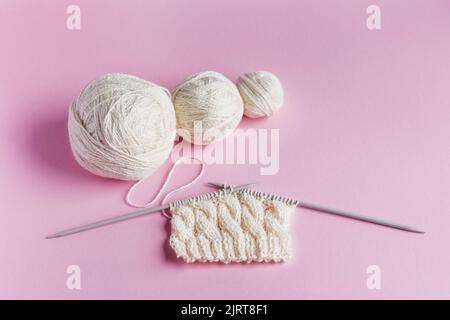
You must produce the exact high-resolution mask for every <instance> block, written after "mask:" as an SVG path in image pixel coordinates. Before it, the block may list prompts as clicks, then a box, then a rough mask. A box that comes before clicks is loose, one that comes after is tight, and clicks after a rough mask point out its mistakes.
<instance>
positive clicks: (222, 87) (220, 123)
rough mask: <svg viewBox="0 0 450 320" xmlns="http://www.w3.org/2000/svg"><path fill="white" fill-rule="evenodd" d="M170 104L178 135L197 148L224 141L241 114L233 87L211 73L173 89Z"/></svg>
mask: <svg viewBox="0 0 450 320" xmlns="http://www.w3.org/2000/svg"><path fill="white" fill-rule="evenodd" d="M172 101H173V105H174V108H175V113H176V117H177V128H178V134H179V135H180V136H181V137H183V138H184V139H185V140H187V141H189V142H191V143H194V144H199V145H207V144H210V143H213V142H216V141H219V140H222V139H223V138H225V137H226V136H227V135H229V134H230V133H231V132H232V131H233V130H234V129H235V128H236V127H237V126H238V124H239V122H240V121H241V118H242V116H243V113H244V103H243V101H242V97H241V95H240V94H239V91H238V89H237V88H236V85H235V84H234V83H233V82H231V81H230V80H229V79H227V78H226V77H225V76H224V75H222V74H220V73H218V72H214V71H206V72H199V73H195V74H193V75H191V76H190V77H189V78H187V79H186V80H184V81H183V82H182V83H181V84H180V85H178V86H177V87H176V88H175V90H174V91H173V94H172Z"/></svg>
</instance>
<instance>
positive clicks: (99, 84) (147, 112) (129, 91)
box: [68, 74, 176, 180]
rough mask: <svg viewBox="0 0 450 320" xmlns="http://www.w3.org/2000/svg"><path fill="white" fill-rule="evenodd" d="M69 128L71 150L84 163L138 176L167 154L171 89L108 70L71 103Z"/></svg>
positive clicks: (99, 170) (172, 126) (172, 128)
mask: <svg viewBox="0 0 450 320" xmlns="http://www.w3.org/2000/svg"><path fill="white" fill-rule="evenodd" d="M68 128H69V139H70V144H71V149H72V152H73V154H74V156H75V159H76V160H77V161H78V163H79V164H80V165H81V166H82V167H83V168H85V169H86V170H88V171H90V172H92V173H94V174H96V175H99V176H102V177H108V178H115V179H121V180H140V179H142V178H145V177H147V176H149V175H151V174H152V173H153V172H154V171H155V170H156V169H157V168H158V167H159V166H160V165H161V164H162V163H163V162H164V161H165V160H166V159H167V158H168V156H169V154H170V151H171V150H172V147H173V141H174V139H175V135H176V117H175V112H174V109H173V105H172V101H171V99H170V92H169V91H168V90H167V89H165V88H163V87H160V86H158V85H155V84H153V83H151V82H149V81H146V80H143V79H140V78H137V77H134V76H130V75H126V74H107V75H104V76H101V77H99V78H97V79H96V80H94V81H92V82H91V83H89V84H88V85H87V86H86V87H85V88H84V89H83V90H82V92H81V93H80V95H79V96H78V98H76V99H75V101H74V102H73V103H72V105H71V107H70V110H69V121H68Z"/></svg>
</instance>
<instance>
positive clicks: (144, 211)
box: [45, 183, 255, 239]
mask: <svg viewBox="0 0 450 320" xmlns="http://www.w3.org/2000/svg"><path fill="white" fill-rule="evenodd" d="M210 185H212V186H217V185H216V184H213V183H210ZM254 185H255V184H254V183H247V184H244V185H240V186H234V187H233V190H235V191H238V190H242V189H247V188H251V187H253V186H254ZM226 186H227V185H223V188H225V187H226ZM220 188H222V187H220ZM169 207H170V203H168V204H165V205H162V206H159V207H156V208H149V209H142V210H138V211H134V212H131V213H127V214H123V215H120V216H115V217H112V218H108V219H104V220H100V221H97V222H93V223H89V224H85V225H81V226H78V227H75V228H70V229H66V230H63V231H60V232H57V233H54V234H51V235H49V236H47V237H45V238H46V239H53V238H60V237H65V236H68V235H71V234H75V233H80V232H83V231H88V230H92V229H96V228H100V227H104V226H107V225H110V224H114V223H118V222H122V221H126V220H130V219H134V218H138V217H142V216H146V215H148V214H151V213H155V212H158V211H161V210H165V209H168V208H169Z"/></svg>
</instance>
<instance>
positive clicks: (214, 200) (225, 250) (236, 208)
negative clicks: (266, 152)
mask: <svg viewBox="0 0 450 320" xmlns="http://www.w3.org/2000/svg"><path fill="white" fill-rule="evenodd" d="M296 205H297V201H296V200H292V199H288V198H285V197H280V196H276V195H272V194H267V193H263V192H258V191H254V190H248V189H246V190H241V191H234V192H233V190H230V189H228V190H221V191H218V192H212V193H208V194H206V195H201V196H197V197H194V198H191V199H188V200H182V201H178V202H174V203H172V205H171V207H170V211H171V213H172V220H171V225H172V233H171V235H170V246H171V247H172V248H173V249H174V250H175V253H176V255H177V257H182V258H183V259H184V260H185V261H186V262H195V261H200V262H224V263H228V262H244V261H245V262H252V261H258V262H268V261H275V262H280V261H284V260H287V259H289V258H290V256H291V241H290V235H289V222H290V215H291V213H292V211H293V208H294V207H295V206H296Z"/></svg>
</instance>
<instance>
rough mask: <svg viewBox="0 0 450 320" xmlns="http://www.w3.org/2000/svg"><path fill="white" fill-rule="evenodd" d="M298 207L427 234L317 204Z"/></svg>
mask: <svg viewBox="0 0 450 320" xmlns="http://www.w3.org/2000/svg"><path fill="white" fill-rule="evenodd" d="M297 207H301V208H306V209H310V210H314V211H320V212H323V213H328V214H332V215H335V216H339V217H344V218H348V219H353V220H359V221H363V222H368V223H372V224H377V225H380V226H384V227H388V228H393V229H398V230H403V231H408V232H413V233H422V234H423V233H425V231H421V230H417V229H414V228H412V227H410V226H406V225H403V224H399V223H395V222H389V221H385V220H381V219H377V218H372V217H368V216H363V215H360V214H356V213H351V212H346V211H342V210H338V209H332V208H327V207H323V206H319V205H316V204H312V203H307V202H303V201H300V202H299V204H297Z"/></svg>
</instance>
